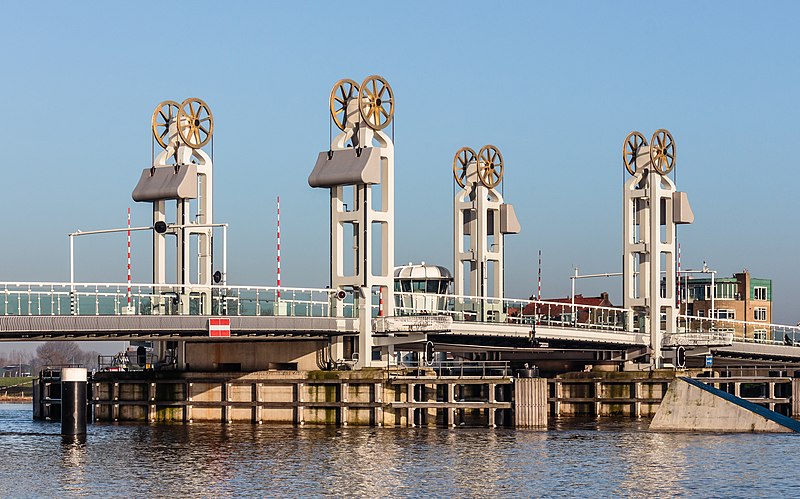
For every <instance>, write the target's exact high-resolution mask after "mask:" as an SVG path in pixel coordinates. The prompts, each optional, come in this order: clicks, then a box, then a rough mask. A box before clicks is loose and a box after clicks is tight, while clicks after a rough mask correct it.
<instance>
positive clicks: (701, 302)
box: [680, 270, 772, 341]
mask: <svg viewBox="0 0 800 499" xmlns="http://www.w3.org/2000/svg"><path fill="white" fill-rule="evenodd" d="M714 287H715V288H716V294H715V296H714V312H713V313H712V311H711V278H701V279H698V278H694V277H690V278H687V279H684V278H681V282H680V288H681V293H680V296H681V312H680V313H681V314H684V315H690V316H695V317H703V318H706V319H709V318H710V319H719V322H718V323H717V325H716V326H715V328H714V329H715V330H718V331H726V332H732V333H735V334H736V335H737V336H743V337H745V338H751V339H753V340H755V341H760V340H766V339H772V338H771V335H770V328H769V327H768V324H770V323H771V322H772V280H771V279H759V278H755V277H751V276H750V272H748V271H747V270H745V271H743V272H739V273H737V274H734V275H733V277H722V278H716V279H714ZM726 320H735V321H746V322H748V323H750V324H746V325H745V324H738V323H733V322H727V323H726ZM759 323H763V324H764V325H763V326H761V325H760V324H759Z"/></svg>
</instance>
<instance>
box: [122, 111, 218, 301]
mask: <svg viewBox="0 0 800 499" xmlns="http://www.w3.org/2000/svg"><path fill="white" fill-rule="evenodd" d="M152 130H153V139H154V140H155V141H156V142H157V143H158V145H159V146H161V147H162V148H163V150H162V151H161V152H159V153H158V155H156V156H155V157H154V158H153V162H152V166H151V167H150V168H146V169H144V170H143V171H142V175H141V177H140V179H139V183H138V184H137V185H136V188H135V189H134V191H133V196H132V197H133V200H134V201H138V202H151V203H153V229H154V230H153V284H154V293H157V294H161V295H162V296H163V298H162V299H161V300H160V301H159V300H154V303H153V306H154V313H161V314H190V313H191V314H205V315H209V314H211V312H212V311H211V306H212V298H211V285H212V280H215V281H217V282H218V281H220V280H222V279H224V276H222V275H221V274H217V275H213V276H212V269H211V264H212V220H213V216H212V215H213V209H212V207H213V204H212V192H213V189H212V186H213V183H212V178H213V177H212V158H211V156H209V155H208V154H207V153H206V152H205V151H204V150H203V149H202V147H203V146H205V145H206V144H208V143H209V142H210V141H211V139H212V134H213V133H214V118H213V116H212V114H211V109H209V107H208V105H207V104H206V103H205V102H203V101H202V100H200V99H197V98H189V99H186V100H184V101H183V102H182V103H180V104H178V103H177V102H175V101H170V100H167V101H164V102H162V103H160V104H159V105H158V106H156V109H155V111H153V117H152ZM212 148H213V147H212ZM171 200H174V201H175V203H176V206H175V217H176V220H175V222H174V223H168V222H167V201H171ZM167 236H175V238H176V245H175V282H174V283H168V281H167V279H168V277H167V253H168V250H167ZM193 236H195V237H197V255H196V257H197V264H196V265H197V277H196V279H195V280H194V281H193V280H192V272H191V269H192V257H193V256H192V254H191V238H192V237H193ZM156 307H158V308H156Z"/></svg>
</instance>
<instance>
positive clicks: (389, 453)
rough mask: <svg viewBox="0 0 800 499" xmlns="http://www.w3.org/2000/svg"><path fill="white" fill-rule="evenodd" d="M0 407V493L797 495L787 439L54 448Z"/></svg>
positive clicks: (15, 408)
mask: <svg viewBox="0 0 800 499" xmlns="http://www.w3.org/2000/svg"><path fill="white" fill-rule="evenodd" d="M59 429H60V427H59V425H58V424H57V423H44V422H35V421H32V420H31V409H30V406H29V405H28V404H0V448H2V458H1V459H0V496H2V497H15V498H16V497H62V496H65V497H97V496H105V497H121V496H130V497H164V496H174V497H185V496H192V497H198V496H202V497H243V496H251V497H267V496H272V497H274V496H282V497H285V496H289V497H314V496H369V497H386V496H436V497H497V496H506V497H508V496H514V497H530V496H536V497H540V496H579V497H596V496H628V497H646V496H653V495H656V494H657V495H660V496H664V495H669V496H675V495H678V496H680V495H683V496H693V497H698V496H699V497H709V496H714V497H719V496H725V497H767V496H777V495H781V496H788V497H793V496H800V477H798V475H797V474H796V472H795V470H796V469H797V468H798V465H799V464H800V457H798V453H797V452H796V449H797V447H798V445H800V440H798V437H800V436H798V435H796V434H764V435H753V434H732V435H729V434H691V433H686V434H679V433H656V432H650V431H648V430H647V421H642V422H637V421H634V420H628V419H625V420H600V421H594V420H563V419H562V420H559V421H558V422H556V423H554V424H553V426H552V428H551V429H549V430H547V431H535V430H511V429H497V430H491V429H485V428H473V429H462V428H459V429H412V428H399V429H388V428H309V427H306V428H292V427H275V426H257V425H249V424H234V425H220V424H191V425H167V426H164V425H162V426H155V425H113V424H95V425H90V427H89V435H88V441H87V443H86V444H76V443H64V442H62V439H61V437H60V436H59V435H58V432H59Z"/></svg>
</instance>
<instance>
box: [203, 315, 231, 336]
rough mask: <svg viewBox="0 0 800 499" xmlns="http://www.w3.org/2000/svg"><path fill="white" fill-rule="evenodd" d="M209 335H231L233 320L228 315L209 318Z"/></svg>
mask: <svg viewBox="0 0 800 499" xmlns="http://www.w3.org/2000/svg"><path fill="white" fill-rule="evenodd" d="M208 335H209V336H224V337H230V335H231V320H230V319H229V318H227V317H211V318H209V319H208Z"/></svg>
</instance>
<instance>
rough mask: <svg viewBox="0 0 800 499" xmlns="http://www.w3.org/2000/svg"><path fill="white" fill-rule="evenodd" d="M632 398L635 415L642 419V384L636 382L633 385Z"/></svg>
mask: <svg viewBox="0 0 800 499" xmlns="http://www.w3.org/2000/svg"><path fill="white" fill-rule="evenodd" d="M631 398H632V399H633V400H634V402H633V414H634V415H635V416H636V417H637V418H640V417H642V383H641V382H640V381H636V382H634V383H633V384H632V385H631Z"/></svg>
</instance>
